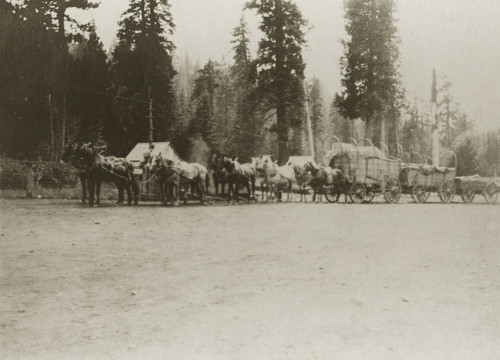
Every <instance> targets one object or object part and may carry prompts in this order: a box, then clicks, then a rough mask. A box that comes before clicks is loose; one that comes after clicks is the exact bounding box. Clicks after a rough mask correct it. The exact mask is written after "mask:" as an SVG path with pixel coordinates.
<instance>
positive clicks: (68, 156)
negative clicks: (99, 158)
mask: <svg viewBox="0 0 500 360" xmlns="http://www.w3.org/2000/svg"><path fill="white" fill-rule="evenodd" d="M61 160H62V161H63V162H65V163H67V164H70V165H71V166H73V167H74V168H75V170H76V172H77V175H78V178H79V179H80V183H81V184H82V204H85V203H86V200H87V188H88V173H87V169H85V168H84V167H85V164H84V163H83V159H82V151H81V145H80V144H77V143H75V142H73V143H70V144H68V145H67V146H66V147H65V148H64V151H63V153H62V156H61Z"/></svg>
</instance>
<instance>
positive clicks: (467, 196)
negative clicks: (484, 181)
mask: <svg viewBox="0 0 500 360" xmlns="http://www.w3.org/2000/svg"><path fill="white" fill-rule="evenodd" d="M475 195H476V194H475V193H474V189H472V187H470V186H466V187H465V188H463V189H462V193H461V194H460V197H461V198H462V200H463V202H464V203H466V204H470V203H471V202H473V201H474V196H475Z"/></svg>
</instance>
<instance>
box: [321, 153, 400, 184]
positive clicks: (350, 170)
mask: <svg viewBox="0 0 500 360" xmlns="http://www.w3.org/2000/svg"><path fill="white" fill-rule="evenodd" d="M325 164H327V165H329V166H330V167H332V168H337V169H340V170H342V171H343V172H344V174H345V175H346V177H347V179H348V180H349V182H361V183H368V184H375V183H381V182H383V181H386V180H387V179H388V178H390V177H394V178H396V179H397V178H398V176H399V173H400V170H401V160H399V159H394V158H392V157H391V156H389V155H388V154H386V153H385V152H383V151H381V150H380V149H378V148H376V147H374V146H355V145H352V144H346V143H335V144H333V146H332V149H331V150H330V151H329V152H328V153H327V154H326V155H325Z"/></svg>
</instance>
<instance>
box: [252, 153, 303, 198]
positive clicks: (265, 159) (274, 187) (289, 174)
mask: <svg viewBox="0 0 500 360" xmlns="http://www.w3.org/2000/svg"><path fill="white" fill-rule="evenodd" d="M258 169H259V171H260V172H261V173H262V174H263V175H264V179H265V182H266V183H267V184H268V186H269V187H270V191H271V198H270V199H271V200H273V199H275V198H278V197H279V196H278V193H279V191H280V188H281V187H282V186H284V185H286V189H287V201H290V200H291V195H290V194H291V193H292V186H293V182H295V181H296V179H295V173H294V171H293V167H292V166H291V165H284V166H278V164H276V162H273V161H272V159H271V156H269V155H263V156H262V157H261V159H260V160H259V163H258Z"/></svg>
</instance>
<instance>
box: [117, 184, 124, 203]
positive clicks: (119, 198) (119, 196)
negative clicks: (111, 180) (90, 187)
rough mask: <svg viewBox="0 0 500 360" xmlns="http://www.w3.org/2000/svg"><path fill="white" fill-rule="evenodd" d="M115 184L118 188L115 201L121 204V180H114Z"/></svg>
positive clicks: (122, 185)
mask: <svg viewBox="0 0 500 360" xmlns="http://www.w3.org/2000/svg"><path fill="white" fill-rule="evenodd" d="M115 185H116V187H117V188H118V201H117V203H118V204H122V203H123V188H124V184H123V181H122V180H116V182H115Z"/></svg>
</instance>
